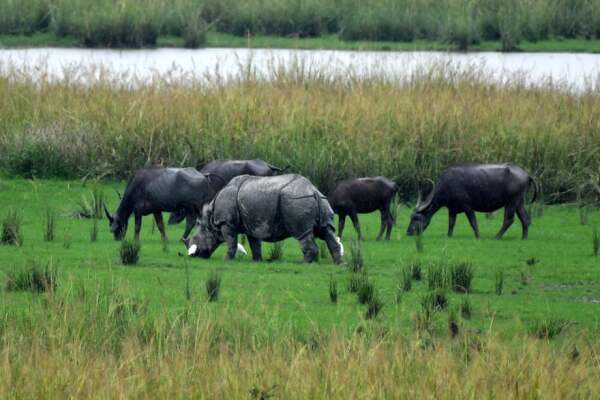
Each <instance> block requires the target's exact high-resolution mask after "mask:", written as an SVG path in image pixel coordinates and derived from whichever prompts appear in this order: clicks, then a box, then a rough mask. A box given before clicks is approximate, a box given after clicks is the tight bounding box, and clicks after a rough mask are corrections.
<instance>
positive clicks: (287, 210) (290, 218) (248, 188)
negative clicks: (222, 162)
mask: <svg viewBox="0 0 600 400" xmlns="http://www.w3.org/2000/svg"><path fill="white" fill-rule="evenodd" d="M240 233H243V234H246V236H247V237H248V243H249V244H250V249H251V251H252V259H253V260H255V261H260V260H262V254H261V242H262V241H263V240H264V241H266V242H278V241H280V240H284V239H287V238H289V237H293V238H295V239H297V240H298V241H300V245H301V248H302V253H303V254H304V260H305V261H306V262H312V261H314V260H315V259H316V257H317V254H318V247H317V245H316V243H315V237H317V238H319V239H322V240H325V242H326V243H327V247H328V248H329V252H330V253H331V255H332V257H333V260H334V261H335V262H336V263H341V262H342V252H343V249H342V246H341V242H340V240H339V238H338V237H337V236H336V235H335V230H334V227H333V210H332V209H331V206H330V205H329V203H328V202H327V199H326V198H325V197H324V196H323V195H322V194H321V193H320V192H319V191H318V190H317V188H316V187H315V186H314V185H313V184H312V183H311V182H310V181H309V180H308V179H306V178H304V177H302V176H300V175H295V174H288V175H279V176H274V177H257V176H250V175H242V176H238V177H236V178H233V179H232V180H231V182H229V184H228V185H227V186H225V187H224V188H223V190H221V191H220V192H219V193H218V194H217V196H215V198H214V199H213V201H212V202H210V203H209V204H207V205H206V206H205V207H204V210H203V212H202V218H201V220H200V222H199V224H198V233H197V234H196V235H195V236H194V237H193V238H192V239H191V240H187V239H186V240H184V243H185V245H186V247H187V249H188V255H190V256H198V257H203V258H209V257H210V256H211V255H212V253H213V252H214V251H215V250H216V249H217V247H219V245H220V244H221V243H223V242H226V243H227V246H228V251H227V258H228V259H231V258H233V257H234V256H235V253H236V250H237V249H238V241H237V235H238V234H240Z"/></svg>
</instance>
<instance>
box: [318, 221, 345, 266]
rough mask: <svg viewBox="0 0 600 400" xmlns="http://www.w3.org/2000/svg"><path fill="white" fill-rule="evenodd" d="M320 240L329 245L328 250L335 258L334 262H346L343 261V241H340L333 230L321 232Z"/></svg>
mask: <svg viewBox="0 0 600 400" xmlns="http://www.w3.org/2000/svg"><path fill="white" fill-rule="evenodd" d="M319 238H320V239H323V240H324V241H325V243H327V248H328V249H329V253H330V254H331V258H333V262H334V263H336V264H341V263H342V262H343V261H344V260H343V259H342V246H341V241H340V240H338V238H337V236H336V235H335V232H334V231H333V229H331V228H328V229H324V230H323V231H321V232H320V234H319Z"/></svg>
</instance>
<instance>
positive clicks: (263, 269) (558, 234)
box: [0, 179, 600, 399]
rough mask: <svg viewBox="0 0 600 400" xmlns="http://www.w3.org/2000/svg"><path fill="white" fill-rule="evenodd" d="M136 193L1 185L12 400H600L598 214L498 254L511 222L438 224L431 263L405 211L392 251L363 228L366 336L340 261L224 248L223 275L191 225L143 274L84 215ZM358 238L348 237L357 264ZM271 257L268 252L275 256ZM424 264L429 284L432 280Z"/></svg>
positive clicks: (542, 217) (3, 391)
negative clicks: (438, 276) (449, 275)
mask: <svg viewBox="0 0 600 400" xmlns="http://www.w3.org/2000/svg"><path fill="white" fill-rule="evenodd" d="M123 186H124V183H123V182H119V183H113V182H104V183H94V182H90V181H88V182H87V183H83V182H82V181H55V180H51V181H46V180H21V179H3V180H1V181H0V189H1V190H0V209H2V210H4V211H3V212H2V213H1V214H0V219H2V220H3V219H4V217H5V215H6V214H7V210H9V209H11V208H12V207H15V205H23V206H22V207H19V210H20V211H19V217H20V219H21V224H20V233H21V238H22V241H21V246H10V245H0V285H1V290H0V367H1V368H2V371H3V374H0V397H2V398H23V397H36V398H40V397H41V398H43V397H51V398H55V397H69V396H71V397H77V398H115V397H165V396H169V397H186V398H188V397H206V398H214V397H223V398H248V397H250V398H260V395H261V393H262V394H272V395H275V396H277V397H281V398H322V397H327V398H355V397H364V398H381V397H394V398H398V397H400V398H402V397H405V396H406V397H411V398H413V397H435V398H457V397H460V398H463V397H469V396H472V397H493V396H496V397H511V398H523V399H527V398H531V397H534V396H536V395H537V396H540V397H543V398H595V397H597V396H598V395H600V386H599V384H598V380H597V378H596V377H597V374H598V372H599V369H600V359H599V358H598V357H599V354H600V347H599V346H600V343H599V342H598V338H599V337H600V336H599V335H600V320H599V319H598V312H597V311H598V304H597V302H598V300H599V299H598V293H600V280H599V279H598V268H599V266H600V264H599V259H598V258H597V257H594V256H593V254H592V236H593V234H592V232H593V227H594V226H598V225H599V224H600V214H599V213H598V211H597V209H596V208H593V209H589V210H588V214H586V215H587V221H585V222H586V224H585V225H582V218H581V214H580V213H579V211H578V210H577V208H575V207H564V206H556V207H546V208H544V209H542V208H540V206H539V205H535V207H534V209H535V210H536V211H535V212H534V213H533V215H534V219H533V221H534V223H533V226H532V227H531V231H530V239H529V240H527V241H521V240H520V239H519V238H520V228H519V227H518V225H515V226H513V227H512V228H511V229H510V230H509V231H508V232H507V235H506V236H505V238H504V239H503V240H501V241H496V240H493V239H492V238H493V235H494V233H495V232H496V230H497V229H498V228H499V226H500V224H501V214H500V213H497V214H496V215H495V216H493V217H491V218H486V217H484V216H483V215H480V216H479V224H480V228H481V232H482V239H481V240H479V241H476V240H475V239H474V238H473V236H472V232H471V231H470V228H469V226H468V223H467V221H466V218H464V217H459V220H458V223H457V227H456V232H455V237H454V238H452V239H448V238H446V236H445V232H446V224H447V219H446V213H445V212H441V213H440V215H437V216H436V217H435V218H434V219H433V221H432V224H431V226H430V227H429V228H428V230H427V232H426V233H425V235H424V237H423V251H422V252H418V251H417V249H416V245H415V241H414V240H413V239H412V238H407V237H406V236H405V235H404V230H405V228H406V225H407V224H408V218H409V213H410V210H409V209H408V208H407V207H401V208H400V209H399V212H398V226H397V227H395V231H394V232H393V235H392V240H391V241H389V242H376V241H374V240H373V239H374V236H375V234H376V232H377V230H378V226H379V225H378V223H379V221H378V220H379V218H378V215H369V216H361V224H362V227H363V232H364V233H365V235H366V237H367V241H366V242H364V243H362V246H361V248H362V254H363V258H364V268H365V270H366V272H367V276H368V281H369V282H371V283H373V285H374V288H375V290H376V293H377V296H378V298H379V299H380V301H381V302H382V304H383V308H382V309H381V311H380V312H379V313H378V314H377V315H376V316H375V317H374V318H371V319H367V318H366V309H367V307H366V306H365V305H362V304H359V302H358V301H357V295H356V294H354V293H350V292H349V289H348V287H349V282H350V280H351V277H352V276H353V275H352V273H351V272H350V271H349V267H340V266H336V265H334V264H332V262H331V260H329V259H328V258H325V259H321V260H320V261H319V262H318V263H316V264H312V265H306V264H303V263H301V262H300V261H301V258H302V257H301V252H300V249H299V246H298V243H297V242H296V241H294V240H287V241H285V242H284V244H283V254H282V256H281V257H280V258H279V259H278V260H275V261H272V262H267V261H265V262H263V263H253V262H251V261H249V260H248V259H247V258H244V257H242V258H236V260H234V261H231V262H225V261H223V256H224V249H223V248H221V249H219V250H218V252H217V253H216V254H215V255H214V256H213V257H212V258H211V259H210V260H200V259H188V258H186V257H180V256H178V252H180V251H183V250H184V248H183V246H182V245H181V243H179V242H177V240H176V239H177V238H178V237H179V235H180V234H181V232H182V230H183V226H181V225H180V226H169V227H168V231H167V234H168V237H169V238H170V240H171V241H170V243H169V245H168V246H166V248H165V247H164V246H163V245H162V243H161V242H160V236H159V234H158V231H157V230H156V229H155V228H153V227H152V224H151V222H150V220H149V219H147V218H146V219H144V226H143V227H142V235H141V243H142V244H141V246H142V247H141V251H140V258H139V262H138V263H137V264H136V265H129V266H124V265H122V264H121V262H120V259H119V248H120V243H119V242H116V241H114V240H113V239H112V237H111V235H110V233H109V231H108V226H107V225H108V223H107V222H106V221H105V220H97V221H96V220H93V219H83V218H75V217H74V216H73V215H74V214H75V213H76V212H77V214H81V211H82V206H81V204H82V203H88V204H91V203H92V200H91V199H92V190H93V189H94V188H96V190H99V191H101V192H103V193H104V198H105V199H106V201H107V203H108V206H109V208H110V209H114V208H115V206H116V202H117V196H116V194H115V193H114V191H113V188H118V189H121V190H122V188H123ZM82 199H85V201H83V200H82ZM48 215H54V219H53V221H54V222H53V224H49V223H48ZM95 223H97V224H98V230H97V236H96V238H95V240H94V241H92V239H91V237H92V235H91V232H93V230H94V224H95ZM49 225H52V226H53V228H52V229H53V231H54V235H53V237H54V238H53V239H52V240H48V238H49V236H50V235H48V231H49V230H50V228H48V227H49ZM130 228H131V227H130ZM131 235H132V232H131V231H130V232H128V236H130V237H131ZM353 237H355V234H354V232H353V230H352V228H351V227H348V228H347V231H346V235H345V239H344V242H345V243H346V249H347V255H346V260H347V261H348V262H349V263H351V260H352V258H351V256H350V255H349V254H350V251H349V248H350V247H351V246H350V238H353ZM270 248H271V245H269V244H265V245H264V254H265V255H268V254H269V253H270V251H269V250H270ZM459 262H466V263H469V264H470V265H471V266H472V268H473V278H472V283H471V285H470V287H469V290H470V293H468V294H464V293H459V292H455V291H453V290H452V289H451V288H450V287H446V288H445V289H444V290H441V289H438V292H440V293H443V294H444V296H445V298H446V300H447V302H448V304H447V306H446V308H444V309H434V310H432V309H429V308H426V307H425V306H424V305H423V304H427V303H426V302H424V299H426V298H427V295H428V293H430V292H431V291H430V289H429V288H428V286H429V281H430V275H431V276H433V274H434V271H438V269H437V268H443V266H444V265H446V264H447V265H451V264H456V263H459ZM33 265H37V268H38V270H40V271H47V272H46V273H47V274H54V275H52V276H53V277H54V278H52V280H51V282H53V284H52V285H49V284H48V283H49V282H50V280H46V281H44V280H43V279H37V281H41V282H42V283H44V282H45V283H46V286H44V285H41V286H35V290H33V289H30V290H28V288H27V285H25V286H18V285H17V284H15V283H12V284H9V281H10V280H9V277H14V276H19V273H20V272H21V271H23V272H24V271H27V270H28V268H31V267H32V266H33ZM414 265H420V266H421V268H422V270H421V279H420V280H418V279H416V278H415V276H416V275H415V274H414V272H413V271H414V270H415V268H414V267H412V266H414ZM409 267H410V268H411V269H410V271H411V277H410V282H411V287H410V288H407V287H406V284H405V280H404V279H403V271H405V270H406V269H407V268H409ZM215 272H216V273H218V274H219V275H220V277H221V285H220V290H219V295H218V298H217V300H216V301H215V302H211V303H209V302H207V292H206V289H205V284H206V282H207V280H208V279H209V277H210V276H211V275H212V274H214V273H215ZM500 275H501V276H502V288H501V289H502V290H500V291H499V289H498V286H499V276H500ZM42 276H44V275H42ZM45 276H46V277H47V276H49V275H45ZM332 281H335V282H336V283H337V289H338V296H337V302H336V303H332V302H331V295H330V289H329V288H330V282H332ZM13 282H14V281H13ZM40 287H42V288H45V289H46V291H45V292H43V291H42V292H41V293H39V292H38V290H43V289H39V288H40ZM18 288H20V289H21V290H18ZM465 304H468V305H469V312H468V314H467V313H466V311H465V309H466V308H465ZM427 310H429V311H427ZM452 321H454V325H452V324H451V322H452ZM253 396H254V397H253Z"/></svg>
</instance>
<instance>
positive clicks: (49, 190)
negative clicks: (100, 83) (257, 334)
mask: <svg viewBox="0 0 600 400" xmlns="http://www.w3.org/2000/svg"><path fill="white" fill-rule="evenodd" d="M123 186H124V185H123V184H104V185H102V188H103V191H104V193H105V195H106V197H107V200H108V203H109V208H110V209H111V210H114V208H115V207H116V203H117V197H116V194H115V193H114V191H113V190H112V187H118V188H120V189H122V188H123ZM82 196H86V197H87V198H90V196H91V184H88V185H87V186H84V185H83V184H82V183H81V182H80V181H37V180H21V179H4V180H2V181H0V206H1V208H0V209H1V210H3V213H4V214H5V213H6V212H7V210H9V209H10V208H16V209H18V210H20V213H21V215H22V217H23V225H22V231H23V235H24V243H23V245H22V246H21V247H15V246H0V260H1V261H2V262H1V263H0V271H1V272H2V273H7V272H9V271H10V270H11V269H14V268H17V269H18V268H23V266H24V265H27V263H29V262H31V261H32V260H38V261H40V260H49V259H51V260H52V263H53V264H54V265H55V266H57V268H58V272H59V280H58V283H59V292H68V291H72V290H74V288H75V287H77V286H79V285H83V286H85V287H88V288H94V287H104V286H106V287H108V286H111V287H120V288H125V289H126V291H127V293H128V294H129V295H130V296H132V298H137V299H141V300H143V301H147V302H148V307H149V310H150V311H151V313H157V314H163V313H173V314H176V313H178V312H181V310H183V309H184V308H185V306H186V304H187V302H188V301H187V300H186V264H187V267H188V271H189V282H190V287H191V292H192V300H193V301H195V302H199V303H204V302H205V301H206V300H205V299H206V293H205V289H204V283H205V280H206V278H207V276H208V275H209V273H211V272H212V271H214V270H216V271H219V272H220V273H221V274H222V289H221V296H220V298H219V300H218V302H217V303H216V304H213V305H211V306H210V307H212V308H213V311H214V312H216V313H219V311H223V312H233V311H235V312H242V311H243V312H246V313H248V314H249V315H252V316H254V317H256V318H257V319H258V320H259V321H260V322H261V323H264V324H265V325H267V326H273V329H277V330H279V329H286V330H289V331H291V332H293V333H294V335H299V336H303V335H305V334H308V333H310V332H312V331H314V330H318V331H320V330H324V331H330V330H331V329H333V328H335V329H336V330H337V331H338V332H344V333H345V334H347V333H350V332H352V331H354V330H355V329H356V328H357V327H358V326H360V325H361V324H363V323H365V321H364V313H365V306H361V305H359V304H358V303H357V299H356V296H355V295H354V294H351V293H348V291H347V283H348V279H349V276H350V274H349V272H348V270H347V268H345V267H339V266H335V265H334V264H332V263H331V261H330V260H329V259H327V260H321V261H320V262H318V263H316V264H304V263H302V262H301V260H302V256H301V253H300V250H299V246H298V243H297V242H296V241H295V240H287V241H285V247H284V256H283V260H282V261H277V262H266V261H265V262H262V263H253V262H251V261H249V260H248V259H247V258H243V257H242V258H239V256H238V258H237V259H236V260H234V261H231V262H225V261H224V260H223V255H224V250H225V249H224V247H225V246H222V247H221V248H220V249H219V250H218V251H217V253H216V254H214V255H213V257H212V258H211V259H210V260H202V259H190V258H187V257H182V256H180V255H179V254H178V253H180V252H181V253H184V252H185V249H184V247H183V245H182V244H181V243H180V242H179V241H178V238H179V236H180V235H181V233H182V231H183V225H179V226H171V227H169V229H168V236H169V239H170V243H169V245H168V248H167V250H166V251H165V250H164V249H163V246H162V244H161V241H160V235H159V234H158V231H157V230H155V229H153V223H152V220H151V219H150V217H145V218H144V223H143V227H142V250H141V255H140V262H139V264H138V265H135V266H122V265H121V264H120V261H119V256H118V252H119V245H120V244H119V243H118V242H116V241H114V240H113V239H112V237H111V235H110V233H109V231H108V223H107V222H106V221H105V220H102V221H99V227H100V230H99V236H98V241H97V242H95V243H92V242H90V230H91V227H92V220H89V219H75V218H73V217H71V216H70V214H71V213H72V211H73V210H74V209H76V208H77V203H78V201H79V200H80V199H81V198H82ZM48 208H50V209H53V210H55V211H56V213H57V216H58V219H57V226H56V238H55V239H54V241H52V242H45V241H44V240H43V225H44V218H45V215H46V210H47V209H48ZM409 214H410V210H409V209H408V208H407V207H406V206H404V205H403V206H402V207H401V209H400V211H399V214H398V223H397V226H396V227H395V230H394V232H393V233H392V240H391V241H389V242H385V241H382V242H376V241H374V237H375V236H376V233H377V230H378V226H379V225H378V224H379V216H378V215H376V214H372V215H368V216H362V217H361V223H362V225H363V229H364V232H365V235H366V238H367V241H366V242H364V243H363V245H362V249H363V253H364V259H365V266H366V268H367V270H368V275H369V277H370V279H371V280H372V281H373V282H374V283H375V287H376V290H377V291H378V293H379V294H380V296H381V299H382V300H383V302H384V304H385V305H384V307H383V311H382V313H381V314H380V316H379V317H378V319H377V321H378V322H377V323H378V324H382V325H383V326H387V327H389V328H394V329H400V330H401V331H406V332H407V333H408V332H410V330H411V329H412V325H411V321H412V317H413V315H414V314H415V312H417V311H419V309H420V307H421V306H420V300H421V297H422V296H423V295H424V294H425V293H426V292H427V288H426V282H425V281H422V282H413V288H412V290H411V291H409V292H406V293H403V294H402V298H401V302H400V304H396V302H395V297H396V292H397V286H398V285H399V282H400V272H401V270H402V268H403V267H405V266H407V265H408V264H410V263H411V262H412V261H414V260H421V261H422V263H423V275H424V279H425V275H426V274H427V265H428V264H429V263H438V264H439V263H443V262H450V261H467V262H470V263H471V264H472V265H473V267H474V268H475V276H474V281H473V290H472V293H470V294H469V295H468V298H469V301H470V302H471V305H472V306H473V308H474V312H473V316H472V318H471V319H470V320H468V321H464V324H465V326H466V327H467V328H468V329H473V330H475V331H488V330H492V331H494V332H497V333H499V334H500V335H502V336H508V337H512V336H514V335H515V334H526V332H527V329H528V327H529V326H530V325H531V324H532V323H534V322H535V321H540V320H548V319H554V320H562V321H564V322H566V323H568V328H567V330H568V331H571V332H573V333H575V332H583V331H587V332H591V333H593V334H596V333H598V332H600V313H599V312H598V311H599V310H600V308H599V307H600V304H599V303H600V258H597V257H594V256H593V255H592V230H593V226H595V225H600V213H598V212H597V210H596V209H593V210H591V211H590V213H589V221H588V223H587V225H582V224H581V222H580V215H579V212H578V210H577V209H576V208H575V207H568V206H553V207H547V208H546V209H545V210H544V212H543V216H541V217H534V220H533V225H532V227H531V230H530V239H529V240H527V241H522V240H521V239H520V224H519V223H518V222H515V224H514V225H513V227H511V229H510V230H509V231H508V232H507V234H506V236H505V238H504V239H503V240H501V241H496V240H493V236H494V234H495V233H496V231H497V230H498V229H499V227H500V225H501V221H502V214H501V212H498V213H496V215H495V216H494V217H493V218H491V219H490V218H488V217H486V216H485V215H482V214H480V215H479V224H480V228H481V233H482V239H481V240H479V241H477V240H475V239H474V237H473V234H472V231H471V230H470V227H469V226H468V223H467V221H466V218H465V217H464V216H460V217H459V219H458V221H457V228H456V231H455V237H454V238H451V239H448V238H446V226H447V214H446V212H445V211H444V210H442V211H440V212H439V214H438V215H436V216H435V217H434V219H433V221H432V224H431V226H430V227H429V229H428V230H427V231H426V233H425V235H424V237H423V244H424V251H423V252H422V253H420V254H419V253H417V251H416V245H415V240H414V239H412V238H409V237H407V236H405V233H404V232H405V230H406V226H407V224H408V218H409ZM132 230H133V220H131V221H130V229H129V232H128V236H129V237H131V236H132V235H133V232H132ZM351 237H354V230H353V228H352V226H351V224H349V223H348V224H347V226H346V232H345V238H344V243H345V244H346V258H347V259H348V257H349V239H350V238H351ZM269 249H270V244H264V248H263V254H264V255H265V258H267V257H268V254H269ZM531 259H535V260H534V261H533V264H534V265H528V263H527V260H530V263H532V262H531ZM499 271H502V272H503V274H504V292H503V294H502V295H497V294H496V293H495V277H496V274H497V273H498V272H499ZM2 275H4V274H2ZM331 277H333V279H335V280H336V281H337V282H338V290H339V292H340V294H339V296H340V297H339V301H338V304H337V305H334V304H332V303H330V301H329V295H328V287H329V281H330V278H331ZM524 277H525V278H524ZM524 280H525V282H523V281H524ZM1 293H2V294H1V295H0V298H1V303H2V307H3V308H6V309H12V310H14V309H18V308H25V309H27V308H29V307H31V304H32V301H33V302H34V303H36V300H35V299H36V298H37V297H36V296H34V297H33V298H32V296H31V294H28V293H23V292H16V293H15V292H6V291H4V290H3V291H2V292H1ZM466 296H467V295H465V294H455V293H452V294H450V295H449V301H450V307H451V308H452V307H458V305H459V304H460V303H461V302H462V301H463V299H464V298H465V297H466ZM436 318H437V320H438V321H437V325H438V329H439V331H440V332H441V333H442V334H443V333H444V329H445V324H446V319H447V312H444V313H438V314H437V317H436Z"/></svg>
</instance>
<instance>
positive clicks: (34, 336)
mask: <svg viewBox="0 0 600 400" xmlns="http://www.w3.org/2000/svg"><path fill="white" fill-rule="evenodd" d="M69 293H70V294H69V295H67V298H65V297H62V296H59V295H43V296H44V297H43V301H37V302H34V303H33V304H32V305H31V306H29V307H27V309H26V312H25V310H23V312H21V311H18V309H4V310H3V311H2V313H1V314H0V326H1V329H0V366H1V368H2V371H3V373H2V374H1V375H0V396H1V397H2V398H4V399H9V398H64V397H75V398H132V397H152V398H160V397H169V398H172V397H177V398H190V397H194V398H215V397H219V398H230V399H238V398H245V399H247V398H268V396H274V397H276V398H286V399H296V398H298V399H305V398H332V399H337V398H340V399H342V398H343V399H347V398H388V397H392V398H415V397H419V398H423V397H429V398H467V397H478V398H487V397H500V398H516V399H529V398H532V397H541V398H549V399H553V398H556V399H561V398H596V397H598V396H600V383H599V382H598V379H597V376H598V372H599V368H600V359H599V358H598V354H600V353H599V352H600V347H599V345H598V343H597V341H594V340H588V339H585V336H582V335H578V338H577V339H566V340H565V341H563V342H562V343H555V342H553V343H551V342H549V341H548V340H547V339H536V338H533V337H527V336H524V337H517V338H514V339H512V340H501V339H499V338H498V337H497V336H496V335H494V334H493V333H489V332H488V333H483V334H475V333H470V332H468V331H464V332H462V331H461V332H458V333H457V336H456V337H455V338H454V339H451V338H450V337H448V336H447V335H445V334H444V335H442V336H427V335H425V336H423V335H419V334H415V335H414V336H413V335H400V334H398V333H397V332H395V331H394V330H393V329H392V330H389V329H382V327H381V326H379V325H378V324H377V322H376V321H371V322H368V321H365V325H364V326H363V327H362V328H361V329H360V330H357V331H356V332H355V333H353V334H347V335H343V334H338V333H336V332H328V333H323V332H314V333H313V334H310V335H309V336H306V337H301V336H297V335H294V333H293V331H292V330H290V328H287V327H285V326H271V325H267V326H265V325H264V324H263V323H261V322H260V321H259V320H255V319H254V317H251V316H250V315H249V314H248V313H247V312H244V310H243V309H240V308H239V307H238V308H236V309H235V310H233V309H231V310H229V311H225V312H224V313H223V314H214V313H212V312H211V311H210V306H208V305H207V304H206V303H202V304H200V303H198V304H196V303H190V304H189V305H188V306H186V308H185V309H184V310H181V311H180V312H179V313H177V314H175V315H173V314H172V313H167V314H162V315H160V316H157V315H152V314H151V313H149V312H148V309H149V308H148V307H146V304H145V303H143V302H140V301H139V300H136V299H134V298H130V297H128V296H127V295H126V294H123V292H119V291H117V292H114V291H103V290H100V291H95V290H92V289H90V288H85V287H83V286H82V287H73V288H72V289H71V290H69Z"/></svg>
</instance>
